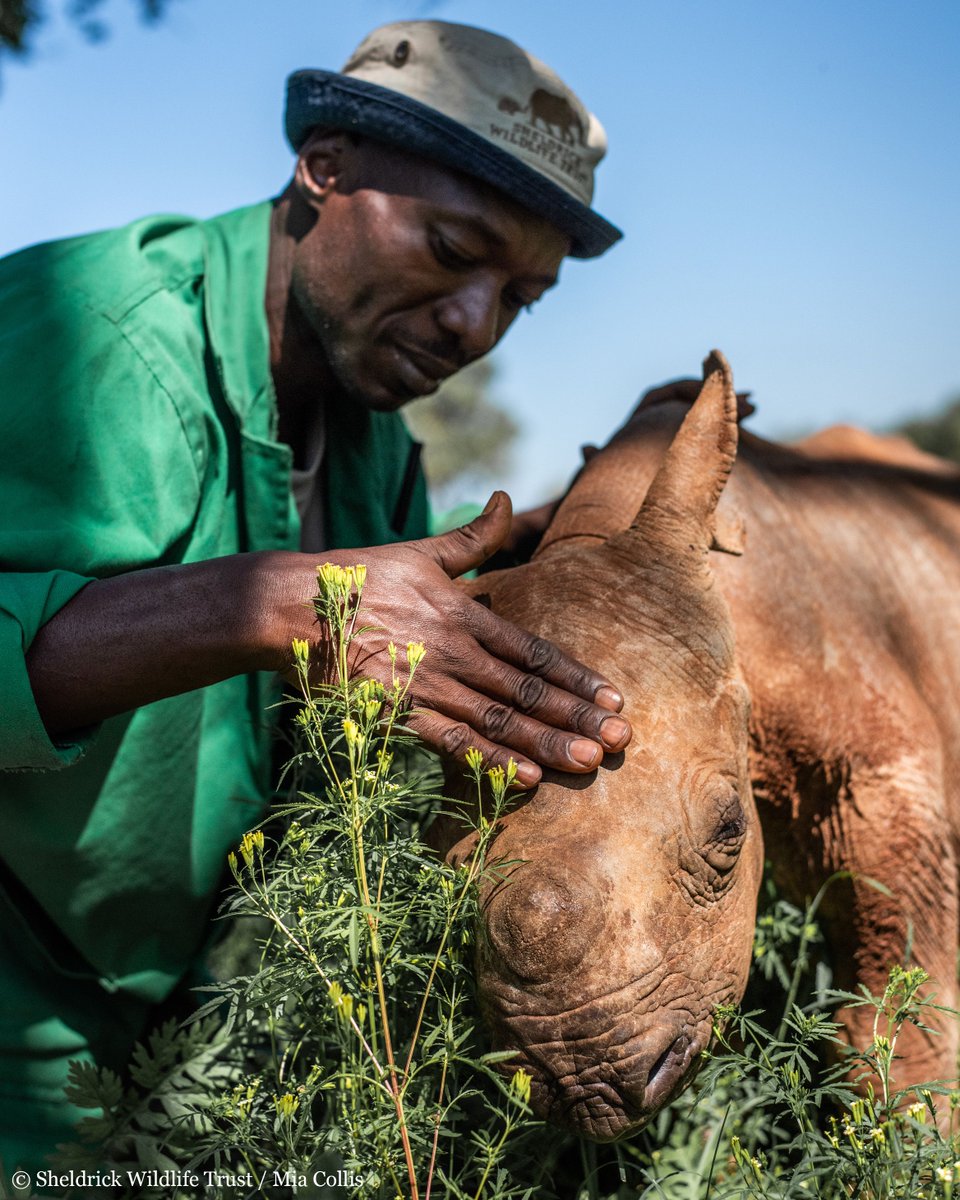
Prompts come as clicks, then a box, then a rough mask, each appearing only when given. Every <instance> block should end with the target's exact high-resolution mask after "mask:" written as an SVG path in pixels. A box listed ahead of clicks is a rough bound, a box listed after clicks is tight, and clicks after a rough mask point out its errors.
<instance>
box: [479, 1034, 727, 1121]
mask: <svg viewBox="0 0 960 1200" xmlns="http://www.w3.org/2000/svg"><path fill="white" fill-rule="evenodd" d="M709 1034H710V1025H709V1022H707V1023H706V1024H705V1026H703V1027H701V1026H699V1025H697V1026H693V1025H688V1024H686V1023H685V1022H682V1021H681V1022H673V1021H671V1020H669V1019H661V1020H660V1021H658V1022H657V1023H656V1024H655V1025H653V1026H650V1027H648V1028H646V1029H644V1030H643V1031H642V1033H640V1034H638V1035H635V1036H633V1037H631V1038H630V1040H629V1041H627V1042H625V1043H623V1044H620V1045H611V1044H610V1039H608V1038H603V1037H595V1038H584V1039H582V1040H578V1041H575V1042H573V1041H568V1040H562V1041H557V1042H548V1043H540V1044H537V1043H535V1042H534V1043H531V1042H529V1041H523V1042H522V1043H520V1042H519V1039H515V1038H509V1039H507V1046H508V1048H515V1049H516V1050H517V1056H516V1057H515V1058H513V1059H511V1060H509V1062H508V1063H506V1064H505V1068H504V1069H505V1070H506V1071H508V1072H510V1073H512V1072H513V1071H515V1070H516V1069H517V1067H518V1066H522V1067H523V1068H524V1069H525V1070H526V1071H527V1072H528V1073H529V1074H530V1075H531V1077H532V1081H531V1089H530V1102H531V1106H532V1107H533V1109H534V1112H536V1113H537V1115H538V1116H540V1117H543V1118H544V1119H546V1120H548V1121H550V1122H551V1123H553V1124H555V1125H559V1126H561V1127H563V1128H565V1129H569V1130H571V1131H573V1132H574V1133H577V1134H580V1135H581V1136H583V1137H588V1138H591V1139H592V1140H594V1141H612V1140H613V1139H615V1138H618V1137H621V1136H622V1135H623V1134H626V1133H632V1132H635V1131H636V1130H638V1129H641V1128H642V1127H643V1126H644V1125H646V1123H647V1122H648V1121H649V1120H650V1119H651V1117H653V1116H654V1114H655V1113H656V1112H658V1111H659V1109H661V1108H662V1107H663V1106H664V1104H666V1103H667V1102H668V1101H669V1100H670V1099H671V1098H672V1097H673V1096H674V1095H676V1094H677V1092H679V1091H680V1090H681V1089H682V1088H683V1087H685V1086H686V1085H687V1084H688V1083H689V1082H690V1080H691V1079H692V1078H693V1075H694V1074H695V1072H696V1069H697V1067H698V1065H699V1062H700V1053H701V1051H702V1050H703V1049H704V1047H705V1046H706V1044H707V1041H708V1038H709ZM497 1041H498V1043H499V1042H500V1039H499V1038H498V1039H497ZM510 1043H512V1045H511V1044H510Z"/></svg>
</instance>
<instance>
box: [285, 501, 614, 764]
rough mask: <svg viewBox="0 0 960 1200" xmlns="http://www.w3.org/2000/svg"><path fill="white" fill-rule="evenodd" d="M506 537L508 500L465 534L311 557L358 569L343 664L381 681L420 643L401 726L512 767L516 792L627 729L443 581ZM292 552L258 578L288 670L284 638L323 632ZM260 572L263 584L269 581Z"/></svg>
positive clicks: (563, 661) (455, 751)
mask: <svg viewBox="0 0 960 1200" xmlns="http://www.w3.org/2000/svg"><path fill="white" fill-rule="evenodd" d="M509 529H510V501H509V498H508V497H507V496H506V495H505V494H504V493H503V492H497V493H495V494H494V496H493V497H492V498H491V500H490V503H489V504H488V505H487V508H486V510H485V511H484V512H483V514H482V515H481V516H479V517H477V519H476V520H475V521H472V522H471V523H470V524H469V525H464V526H462V527H461V528H460V529H454V530H451V531H450V532H449V533H445V534H443V535H442V536H440V537H435V538H424V539H423V540H422V541H417V542H403V543H399V544H396V545H391V546H380V547H375V548H367V549H362V550H349V551H335V552H332V553H324V554H323V555H321V556H319V557H321V558H323V559H325V560H326V561H329V562H336V563H339V564H340V565H342V566H350V565H354V564H356V563H363V564H364V565H365V566H366V568H367V576H366V582H365V584H364V589H363V607H362V610H361V615H360V621H359V625H361V626H363V627H365V628H366V632H364V633H362V634H361V635H360V636H358V637H357V638H356V639H355V641H354V643H353V650H352V662H351V666H352V667H353V668H354V669H355V670H356V671H357V672H358V673H360V674H362V675H365V676H369V677H372V678H375V679H379V680H380V681H381V682H383V683H389V681H390V677H391V663H390V658H389V655H388V653H387V645H388V643H390V642H393V643H394V644H395V645H397V646H405V645H406V644H407V643H408V642H423V643H424V644H425V646H426V649H427V653H426V657H425V658H424V660H423V662H422V663H421V664H420V665H419V667H418V668H417V671H416V675H415V676H414V681H413V688H412V691H411V700H412V703H413V706H414V712H413V713H412V714H411V716H410V718H409V720H408V722H407V726H408V728H410V729H411V730H413V731H414V732H415V733H416V734H417V735H418V736H419V737H420V738H422V740H423V741H424V742H425V743H426V744H427V745H428V746H430V747H432V748H433V749H435V750H438V751H440V752H441V753H443V754H446V755H450V756H453V757H455V758H458V759H463V757H464V755H465V754H466V751H467V749H468V748H469V747H471V746H476V748H477V749H478V750H480V752H481V753H482V754H483V756H484V760H485V762H486V763H487V764H488V765H491V766H492V765H494V764H496V763H500V764H502V765H504V766H505V765H506V762H507V760H508V759H509V758H511V757H512V758H514V759H515V760H516V762H517V782H518V783H520V784H522V785H523V786H526V787H532V786H534V785H535V784H536V783H537V782H538V780H539V779H540V774H541V767H553V768H555V769H557V770H561V771H579V772H584V771H591V770H593V769H594V768H596V767H597V766H599V764H600V761H601V759H602V757H603V753H604V751H616V750H621V749H622V748H623V747H624V746H625V745H626V744H627V742H628V741H629V739H630V726H629V725H628V724H627V722H626V721H625V720H624V719H623V718H622V717H619V716H616V715H614V714H615V713H616V712H617V711H618V710H619V709H620V707H621V706H622V704H623V699H622V697H621V696H620V694H619V693H618V692H617V690H616V689H615V688H614V687H613V686H612V685H611V684H610V682H609V681H608V680H607V679H605V678H604V677H603V676H602V675H598V674H597V673H596V672H595V671H591V670H590V669H589V668H587V667H585V666H583V665H582V664H581V663H578V662H576V661H575V660H574V659H572V658H570V657H569V656H568V655H566V654H564V653H563V652H562V651H560V650H559V649H557V647H556V646H554V645H553V644H552V643H550V642H547V641H544V640H543V639H542V638H538V637H535V636H534V635H532V634H530V633H527V632H525V631H524V630H522V629H520V628H518V627H517V626H515V625H512V624H510V623H509V622H507V621H504V620H503V619H501V618H500V617H498V616H496V615H495V614H494V613H492V612H490V610H489V609H487V608H485V607H484V606H483V605H482V604H479V603H477V602H476V601H475V600H472V599H471V598H470V597H469V596H467V595H466V594H465V593H464V592H463V591H462V590H461V589H460V588H459V587H457V586H456V585H455V584H454V583H453V579H454V578H455V577H456V576H458V575H462V574H463V573H464V572H465V571H469V570H471V569H472V568H474V567H477V566H479V565H480V564H481V563H482V562H483V561H484V560H485V559H486V558H488V557H489V556H490V555H491V554H492V553H493V552H494V551H495V550H496V549H497V548H498V547H499V546H500V545H501V543H502V542H503V540H504V539H505V537H506V536H507V533H508V532H509ZM306 557H307V556H305V555H302V554H283V555H276V556H270V561H268V562H267V563H266V564H265V567H266V570H267V572H268V575H267V577H266V578H265V579H264V584H265V588H266V595H265V596H264V604H265V608H266V610H267V611H270V612H272V613H273V614H275V618H276V619H277V623H276V624H274V622H273V621H271V632H270V633H269V634H268V636H269V638H270V640H273V639H276V641H275V642H274V644H275V645H276V646H277V648H278V650H279V648H280V645H281V644H282V647H283V655H284V657H283V659H280V658H278V659H277V660H276V661H275V662H274V663H273V665H274V666H275V667H276V668H277V669H283V668H284V667H285V666H289V662H290V651H289V646H290V642H291V639H292V638H293V637H294V636H301V637H307V638H308V639H310V640H312V641H314V642H315V643H316V642H317V641H318V640H319V641H322V640H323V632H322V631H318V629H317V626H316V624H315V623H313V622H311V619H310V612H309V609H308V608H307V607H306V606H305V601H307V600H308V599H309V596H310V594H311V591H310V589H312V587H313V578H312V577H313V567H314V565H315V563H316V558H314V557H312V556H311V557H310V559H309V561H310V564H311V567H310V576H307V574H306V572H305V570H304V559H305V558H306ZM271 574H272V580H271V579H270V575H271Z"/></svg>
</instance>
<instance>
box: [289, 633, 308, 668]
mask: <svg viewBox="0 0 960 1200" xmlns="http://www.w3.org/2000/svg"><path fill="white" fill-rule="evenodd" d="M293 657H294V661H295V662H296V663H297V665H298V666H301V667H306V666H307V665H308V664H309V662H310V643H309V642H308V641H307V640H306V639H305V638H294V639H293Z"/></svg>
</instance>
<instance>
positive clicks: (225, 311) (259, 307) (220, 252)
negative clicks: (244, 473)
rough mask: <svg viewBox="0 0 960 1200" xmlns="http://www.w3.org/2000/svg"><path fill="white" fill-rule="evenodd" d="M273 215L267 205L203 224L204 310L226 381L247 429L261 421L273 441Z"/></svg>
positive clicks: (259, 425) (261, 427)
mask: <svg viewBox="0 0 960 1200" xmlns="http://www.w3.org/2000/svg"><path fill="white" fill-rule="evenodd" d="M272 210H273V202H272V201H270V200H267V201H263V202H262V203H260V204H254V205H251V206H250V207H248V208H239V209H236V210H235V211H233V212H229V213H225V214H224V215H223V216H220V217H214V218H213V219H212V220H210V221H205V222H204V223H203V225H202V229H203V234H204V259H205V264H206V271H205V275H206V287H205V292H204V311H205V316H206V321H207V328H208V330H209V333H210V343H211V346H212V351H213V357H214V361H215V363H216V366H217V371H218V372H219V375H220V382H221V385H222V387H223V390H224V394H225V396H226V399H227V403H228V404H229V405H230V407H231V408H232V409H233V411H234V412H235V413H236V414H237V416H238V417H239V418H240V421H241V424H242V425H243V426H245V427H246V428H248V429H249V428H250V427H251V423H252V422H255V424H256V425H257V428H256V432H257V433H258V434H259V436H261V437H265V438H269V439H270V440H273V439H275V438H276V432H277V430H276V425H277V397H276V392H275V390H274V387H273V379H272V377H271V374H270V339H269V334H268V330H267V316H266V309H265V307H264V306H265V299H266V290H267V260H268V256H269V251H270V215H271V212H272ZM258 414H262V417H261V418H260V419H257V416H258Z"/></svg>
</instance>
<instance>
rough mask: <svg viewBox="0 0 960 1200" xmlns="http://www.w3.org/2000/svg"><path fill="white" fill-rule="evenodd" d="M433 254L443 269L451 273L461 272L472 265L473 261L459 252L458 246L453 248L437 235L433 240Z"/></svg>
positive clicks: (465, 254) (462, 252) (464, 253)
mask: <svg viewBox="0 0 960 1200" xmlns="http://www.w3.org/2000/svg"><path fill="white" fill-rule="evenodd" d="M433 253H434V256H435V257H436V259H437V262H438V263H440V265H441V266H443V267H448V268H449V269H450V270H451V271H463V270H466V269H467V268H468V267H472V266H473V265H474V262H475V259H474V258H473V257H472V256H471V255H469V254H467V253H466V251H464V250H461V249H460V248H459V247H458V246H454V245H453V244H452V243H451V242H448V241H447V239H446V238H445V237H441V236H440V235H439V234H437V235H435V236H434V239H433Z"/></svg>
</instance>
